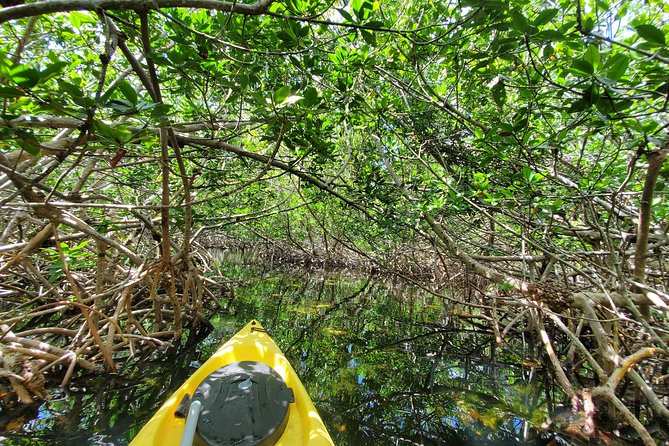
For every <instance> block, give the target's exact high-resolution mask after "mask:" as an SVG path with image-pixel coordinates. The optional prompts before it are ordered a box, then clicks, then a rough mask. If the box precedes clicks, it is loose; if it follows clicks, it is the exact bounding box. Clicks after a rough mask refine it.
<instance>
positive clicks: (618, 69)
mask: <svg viewBox="0 0 669 446" xmlns="http://www.w3.org/2000/svg"><path fill="white" fill-rule="evenodd" d="M629 63H630V60H629V57H627V56H626V55H624V54H621V53H618V54H616V55H615V56H613V57H610V58H609V60H607V61H606V63H605V64H604V69H605V70H606V77H608V78H609V79H613V80H616V81H617V80H620V78H621V77H623V76H624V75H625V73H626V72H627V67H628V66H629Z"/></svg>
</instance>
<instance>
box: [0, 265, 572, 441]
mask: <svg viewBox="0 0 669 446" xmlns="http://www.w3.org/2000/svg"><path fill="white" fill-rule="evenodd" d="M249 271H251V270H249V269H248V268H246V269H244V270H243V272H242V270H241V269H240V270H239V271H236V272H234V271H233V272H234V274H233V275H234V276H235V278H234V289H235V292H234V298H227V297H226V299H225V302H222V304H223V306H225V307H227V308H225V309H224V310H221V311H216V312H213V315H212V322H213V323H214V326H215V330H214V332H212V333H211V334H210V335H209V336H208V337H207V338H206V339H205V340H203V341H201V342H199V343H198V344H196V345H192V346H179V347H178V348H177V350H178V354H176V355H175V354H174V353H170V352H154V353H152V354H151V356H150V359H149V360H148V361H143V362H141V363H138V362H137V361H135V360H131V361H129V362H128V363H127V364H126V365H125V366H124V369H123V371H122V373H120V374H119V375H115V376H105V377H100V376H83V377H81V378H79V379H78V380H77V381H76V382H75V384H74V385H73V386H72V387H71V388H70V389H67V390H62V391H58V392H54V393H53V396H52V399H51V400H50V401H48V402H46V403H44V404H42V405H41V406H40V407H39V408H37V409H32V410H28V411H26V412H25V413H23V414H20V416H17V417H16V418H15V419H14V420H12V421H11V422H9V424H8V427H9V432H5V433H0V444H4V445H8V446H14V445H126V444H128V443H129V441H130V440H131V439H132V437H133V436H134V435H135V434H136V433H137V432H138V431H139V429H140V428H141V427H142V425H143V424H144V423H145V422H146V421H147V420H148V419H149V418H150V417H151V415H152V413H153V412H154V411H155V410H156V409H157V408H158V407H159V406H160V405H161V404H162V402H163V400H164V399H165V398H166V397H167V396H169V395H170V394H171V393H172V392H173V391H174V390H175V389H176V388H177V387H179V385H180V384H181V382H182V381H183V380H184V379H185V378H186V377H187V376H188V375H189V374H190V373H192V372H193V371H194V370H195V369H196V368H197V367H198V366H199V365H200V364H201V363H202V362H204V361H205V360H206V359H207V358H208V357H209V356H210V355H211V354H212V353H213V352H214V351H215V349H216V348H217V347H218V346H219V345H220V344H221V343H222V342H224V341H225V340H226V339H227V338H228V337H230V336H231V335H232V334H234V332H236V331H237V330H238V329H240V328H241V327H242V326H243V325H244V324H246V322H247V321H249V320H250V319H258V320H260V321H261V323H262V324H263V325H264V326H265V327H266V328H267V329H268V330H269V331H270V333H271V334H272V336H273V338H274V339H275V340H276V341H277V343H278V344H279V346H280V347H281V348H282V349H283V350H284V352H285V353H286V356H287V357H288V358H289V360H290V361H291V363H292V364H293V366H294V368H295V369H296V371H297V372H298V374H299V375H300V377H301V379H302V381H303V382H304V384H305V386H306V387H307V390H308V391H309V393H310V394H311V396H312V399H313V400H314V403H315V405H316V407H317V408H318V410H319V412H320V414H321V416H322V417H323V419H324V421H325V422H326V424H327V426H328V429H329V430H330V433H331V435H332V437H333V439H334V440H335V443H336V444H338V445H415V444H418V445H421V444H422V445H436V444H449V445H460V444H463V445H464V444H467V445H507V444H508V445H512V444H523V445H534V444H536V445H539V444H547V443H548V442H549V441H550V440H551V439H550V438H549V437H550V435H548V436H547V435H546V434H543V435H539V434H538V433H537V432H538V431H537V429H536V427H537V426H538V425H539V424H540V423H541V422H542V421H543V420H544V418H545V416H546V413H547V411H548V410H549V409H550V408H552V406H553V402H554V400H556V399H560V398H561V397H559V396H556V395H554V393H553V392H554V389H553V387H552V386H551V385H550V384H549V382H548V380H547V378H546V377H545V376H544V374H543V373H542V371H541V368H540V364H539V363H538V362H536V361H534V360H533V358H534V349H533V345H532V343H531V342H529V340H527V339H523V338H522V337H518V339H516V340H515V341H513V342H509V343H508V344H506V345H505V346H503V347H499V346H497V345H496V344H495V342H494V339H495V338H494V335H493V333H491V332H490V331H489V329H488V327H486V326H483V325H478V324H476V323H473V322H469V321H471V318H469V317H468V316H469V315H468V314H466V313H465V312H463V310H461V309H459V308H457V307H453V306H451V305H450V304H449V303H448V302H447V301H446V302H445V301H443V300H442V299H441V298H437V297H434V296H431V295H429V294H427V293H425V292H421V291H418V290H413V289H411V288H407V287H406V286H397V285H393V284H390V283H383V282H380V281H370V280H368V279H366V278H361V277H358V276H353V275H347V274H343V273H339V274H337V275H327V274H324V273H302V274H300V273H294V274H291V273H287V272H277V271H261V270H255V271H253V272H252V273H250V272H249ZM229 272H230V270H229V271H228V273H229ZM228 277H230V276H229V275H228Z"/></svg>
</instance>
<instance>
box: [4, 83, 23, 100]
mask: <svg viewBox="0 0 669 446" xmlns="http://www.w3.org/2000/svg"><path fill="white" fill-rule="evenodd" d="M21 96H24V93H23V91H22V90H20V89H18V88H16V87H4V86H0V98H18V97H21Z"/></svg>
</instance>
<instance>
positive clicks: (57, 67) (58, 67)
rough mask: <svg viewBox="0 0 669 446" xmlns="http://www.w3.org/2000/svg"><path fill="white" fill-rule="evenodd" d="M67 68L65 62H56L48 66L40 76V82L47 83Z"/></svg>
mask: <svg viewBox="0 0 669 446" xmlns="http://www.w3.org/2000/svg"><path fill="white" fill-rule="evenodd" d="M66 66H67V63H65V62H55V63H51V64H49V65H47V66H46V68H45V69H44V70H42V71H41V72H40V74H39V77H40V82H44V81H47V80H49V79H51V78H52V77H55V76H56V75H57V74H59V73H60V72H61V71H62V70H63V68H65V67H66Z"/></svg>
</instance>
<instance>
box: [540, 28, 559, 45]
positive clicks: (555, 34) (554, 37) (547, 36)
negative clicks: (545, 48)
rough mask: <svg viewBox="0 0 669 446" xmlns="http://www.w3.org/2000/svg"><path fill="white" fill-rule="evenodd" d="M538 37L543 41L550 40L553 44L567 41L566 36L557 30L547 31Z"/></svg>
mask: <svg viewBox="0 0 669 446" xmlns="http://www.w3.org/2000/svg"><path fill="white" fill-rule="evenodd" d="M537 37H538V38H539V39H541V40H550V41H553V42H561V41H563V40H565V36H564V34H562V33H561V32H560V31H558V30H555V29H546V30H544V31H541V32H540V33H539V34H537Z"/></svg>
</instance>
